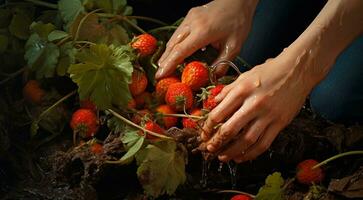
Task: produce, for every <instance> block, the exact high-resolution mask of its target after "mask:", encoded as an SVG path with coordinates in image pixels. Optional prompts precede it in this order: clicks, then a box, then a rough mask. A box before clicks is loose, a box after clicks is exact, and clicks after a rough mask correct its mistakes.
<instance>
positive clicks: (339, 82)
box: [240, 0, 363, 123]
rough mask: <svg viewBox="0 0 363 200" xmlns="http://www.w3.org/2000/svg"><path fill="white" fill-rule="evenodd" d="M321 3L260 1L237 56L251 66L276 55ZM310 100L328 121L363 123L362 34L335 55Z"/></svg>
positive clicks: (314, 108)
mask: <svg viewBox="0 0 363 200" xmlns="http://www.w3.org/2000/svg"><path fill="white" fill-rule="evenodd" d="M324 4H325V1H318V0H293V1H291V0H278V1H276V0H260V2H259V4H258V6H257V8H256V12H255V16H254V19H253V24H252V28H251V31H250V33H249V36H248V38H247V39H246V41H245V43H244V45H243V47H242V50H241V52H240V57H242V58H243V59H244V60H246V61H247V63H249V64H250V65H252V66H254V65H257V64H261V63H263V62H264V61H265V60H266V59H267V58H271V57H275V56H277V55H278V54H279V53H280V52H281V51H282V50H283V48H285V47H287V46H288V45H289V44H291V43H292V42H293V41H294V40H295V39H296V38H297V37H298V36H299V35H300V34H301V33H302V32H303V31H304V29H306V28H307V26H308V25H309V24H310V23H311V22H312V21H313V19H314V18H315V17H316V16H317V14H318V13H319V11H320V10H321V9H322V7H323V6H324ZM332 42H334V41H332ZM244 70H246V69H241V71H244ZM309 100H310V105H311V107H312V109H313V111H314V112H315V113H316V114H319V115H321V116H322V117H324V118H325V119H327V120H329V121H332V122H338V123H362V122H363V35H361V36H360V37H358V38H357V39H356V40H355V41H354V42H352V43H351V44H350V45H349V46H348V47H347V48H346V49H345V50H344V51H343V52H342V53H341V54H340V55H339V56H338V58H337V59H336V62H335V63H334V65H333V66H332V68H331V70H330V72H329V73H328V75H327V76H326V77H325V79H323V80H322V81H321V82H320V83H319V84H318V85H317V86H316V87H315V88H314V89H313V90H312V92H311V94H310V98H309Z"/></svg>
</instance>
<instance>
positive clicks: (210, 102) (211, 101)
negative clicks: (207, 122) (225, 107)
mask: <svg viewBox="0 0 363 200" xmlns="http://www.w3.org/2000/svg"><path fill="white" fill-rule="evenodd" d="M223 88H224V85H217V86H215V87H213V88H211V89H209V90H208V91H207V93H206V94H205V95H203V94H202V99H203V108H204V109H206V110H212V109H213V108H215V107H216V106H217V105H218V102H216V101H215V97H216V96H217V95H218V94H219V93H220V92H221V91H222V89H223Z"/></svg>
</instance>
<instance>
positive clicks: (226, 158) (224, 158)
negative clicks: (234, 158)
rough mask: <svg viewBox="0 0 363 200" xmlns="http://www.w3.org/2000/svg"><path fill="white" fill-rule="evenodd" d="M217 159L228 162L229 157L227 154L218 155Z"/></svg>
mask: <svg viewBox="0 0 363 200" xmlns="http://www.w3.org/2000/svg"><path fill="white" fill-rule="evenodd" d="M218 160H220V161H222V162H228V161H229V160H230V158H229V157H228V156H227V155H219V156H218Z"/></svg>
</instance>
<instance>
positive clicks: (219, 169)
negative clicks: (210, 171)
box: [218, 162, 224, 173]
mask: <svg viewBox="0 0 363 200" xmlns="http://www.w3.org/2000/svg"><path fill="white" fill-rule="evenodd" d="M223 164H224V163H222V162H219V166H218V172H219V173H221V172H222V168H223Z"/></svg>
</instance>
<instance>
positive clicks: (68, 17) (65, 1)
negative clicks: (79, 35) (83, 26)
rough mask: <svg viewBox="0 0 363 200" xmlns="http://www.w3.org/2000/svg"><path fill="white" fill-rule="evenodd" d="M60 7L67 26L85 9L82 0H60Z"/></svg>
mask: <svg viewBox="0 0 363 200" xmlns="http://www.w3.org/2000/svg"><path fill="white" fill-rule="evenodd" d="M58 9H59V12H60V15H61V17H62V19H63V21H64V22H65V23H66V24H67V25H66V27H67V28H68V27H69V25H70V24H71V23H72V22H73V21H74V20H75V19H76V17H77V16H78V15H79V14H80V13H83V12H84V11H85V10H84V7H83V5H82V2H81V0H60V1H58Z"/></svg>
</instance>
